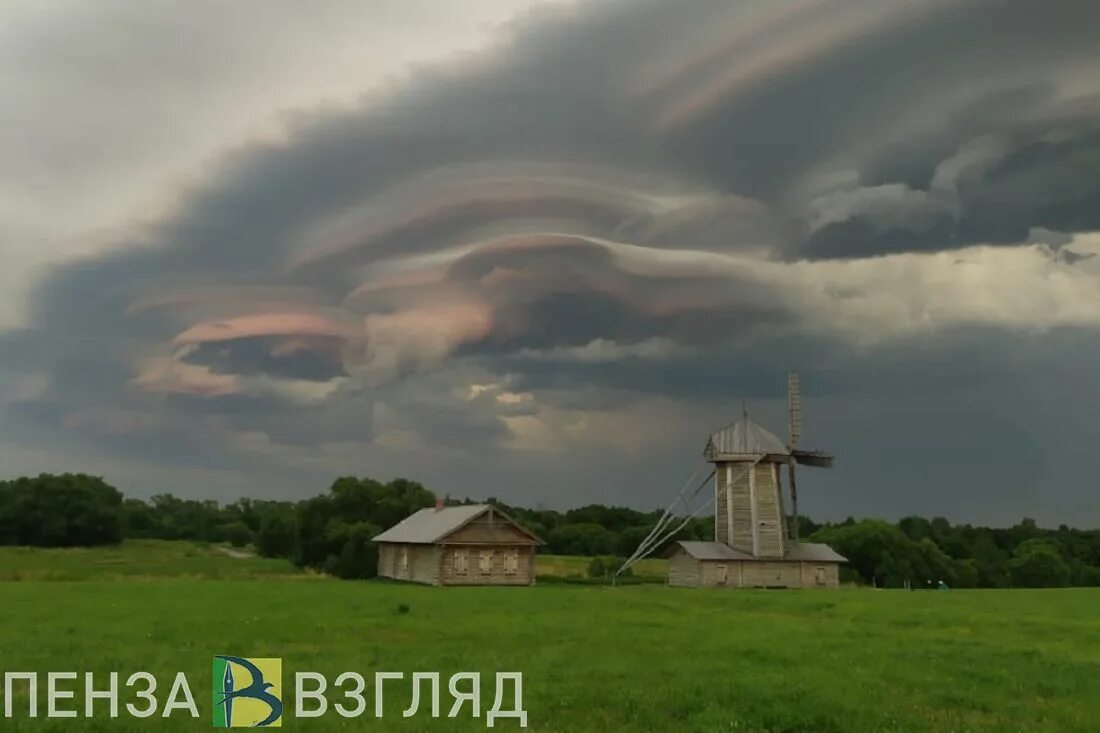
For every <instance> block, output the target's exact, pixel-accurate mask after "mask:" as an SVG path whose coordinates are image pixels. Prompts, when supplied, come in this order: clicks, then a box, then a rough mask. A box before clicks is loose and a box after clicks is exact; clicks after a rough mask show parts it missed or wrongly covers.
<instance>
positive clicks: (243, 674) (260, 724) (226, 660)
mask: <svg viewBox="0 0 1100 733" xmlns="http://www.w3.org/2000/svg"><path fill="white" fill-rule="evenodd" d="M282 676H283V660H281V659H274V658H270V659H259V658H248V659H246V658H244V657H233V656H229V655H218V656H216V657H214V675H213V682H214V727H215V728H268V727H272V728H277V727H279V726H281V725H282V722H283V720H282V718H283V701H282V699H281V698H280V695H281V693H282Z"/></svg>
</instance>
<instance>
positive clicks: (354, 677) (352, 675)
mask: <svg viewBox="0 0 1100 733" xmlns="http://www.w3.org/2000/svg"><path fill="white" fill-rule="evenodd" d="M349 681H350V682H354V683H355V689H354V690H347V691H345V692H344V697H346V698H348V699H349V700H355V707H354V708H352V709H350V710H349V709H348V708H346V707H344V705H343V704H342V703H336V705H335V706H334V707H335V708H336V712H337V713H339V714H340V715H342V716H343V717H345V718H358V717H359V716H360V715H362V714H363V713H364V712H365V711H366V709H367V698H365V697H363V691H364V690H366V689H367V681H366V680H365V679H363V675H361V674H359V673H357V672H344V673H343V674H342V675H340V676H339V677H337V678H336V685H337V686H340V685H342V684H344V683H345V682H349Z"/></svg>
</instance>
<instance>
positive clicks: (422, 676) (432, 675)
mask: <svg viewBox="0 0 1100 733" xmlns="http://www.w3.org/2000/svg"><path fill="white" fill-rule="evenodd" d="M420 680H429V681H431V683H432V717H433V718H438V717H439V672H413V678H412V688H413V699H412V703H410V704H409V709H408V710H406V711H405V712H403V713H402V715H403V716H404V717H406V718H411V717H412V716H414V715H416V711H417V709H418V708H419V707H420V685H419V684H417V683H418V682H420Z"/></svg>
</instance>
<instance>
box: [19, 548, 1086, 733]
mask: <svg viewBox="0 0 1100 733" xmlns="http://www.w3.org/2000/svg"><path fill="white" fill-rule="evenodd" d="M159 544H160V547H159V548H158V546H157V543H151V544H150V543H127V544H126V545H124V546H123V547H122V548H118V549H116V550H94V551H93V550H88V551H68V550H59V551H43V550H37V551H28V550H12V549H10V548H7V549H4V548H0V578H8V579H9V582H0V671H39V672H43V673H44V672H46V671H49V670H54V671H69V670H74V671H81V672H83V671H93V672H97V673H100V674H101V675H102V679H104V680H105V679H106V673H107V672H109V671H118V672H120V673H121V675H120V676H122V677H123V678H125V676H126V675H128V674H129V673H131V672H133V671H137V670H146V671H150V672H152V673H154V674H156V675H157V676H158V680H159V682H160V689H158V699H159V701H160V703H161V704H162V705H163V703H164V701H165V699H166V697H167V687H168V685H169V684H170V682H171V677H172V675H174V673H175V672H176V671H177V670H183V671H185V672H187V673H188V677H189V679H190V682H191V686H192V692H193V693H194V695H195V697H196V700H197V702H198V704H199V710H200V713H201V715H202V716H203V717H202V718H201V719H199V720H193V719H191V718H189V717H182V716H181V714H180V713H176V714H175V715H174V716H173V717H172V718H170V719H167V720H162V719H160V718H154V719H149V720H146V721H142V720H138V719H135V718H131V717H129V716H128V715H126V714H125V712H123V714H122V716H121V717H119V718H117V719H115V720H110V719H108V718H106V717H96V718H93V719H91V720H88V719H84V718H77V719H75V720H46V719H43V718H40V719H37V720H28V719H27V718H26V717H24V716H25V710H26V701H25V700H24V699H19V700H16V701H15V703H16V710H17V711H20V712H22V713H23V716H21V717H15V718H12V719H5V720H3V722H2V723H0V725H2V726H3V728H4V729H5V730H15V731H22V730H28V731H40V730H59V731H60V730H66V731H67V730H108V731H139V730H141V731H144V730H162V731H166V732H167V731H194V730H199V729H205V728H207V727H209V715H210V693H209V690H210V687H209V684H210V682H209V675H210V666H211V657H212V656H213V655H215V654H235V655H240V656H252V657H264V656H277V657H281V658H282V659H283V666H284V673H283V674H284V682H285V684H286V685H287V686H288V687H289V686H290V682H291V680H292V679H293V673H294V672H295V671H306V670H309V671H319V672H323V673H325V674H326V675H327V676H328V677H329V679H330V682H331V680H332V679H333V678H334V677H335V676H336V675H337V674H339V673H341V672H344V671H357V672H360V673H362V674H363V675H364V676H365V677H367V678H368V681H372V680H373V673H374V672H375V671H401V672H405V673H406V674H407V675H410V674H411V673H412V672H414V671H438V672H441V673H442V674H443V675H444V677H446V676H449V675H450V674H451V673H453V672H458V671H480V672H482V674H483V685H482V700H483V710H484V709H488V707H489V706H490V705H491V703H492V694H493V691H494V685H493V682H492V675H493V673H494V672H496V671H521V672H523V675H524V703H525V708H526V709H527V711H528V714H529V726H528V728H529V729H530V730H533V731H554V732H561V733H575V732H578V731H638V732H641V731H647V732H648V731H708V732H709V731H776V732H779V731H784V732H790V733H795V732H801V731H807V732H809V731H837V732H840V731H868V732H870V731H874V732H875V733H878V732H880V731H1021V730H1026V731H1051V732H1052V733H1053V732H1054V731H1058V732H1062V731H1092V730H1096V728H1097V721H1100V674H1098V673H1100V615H1098V614H1097V612H1096V611H1097V609H1098V608H1100V592H1098V591H1097V590H1090V589H1065V590H1050V591H1030V590H1017V591H949V592H912V593H908V592H904V591H872V590H841V591H836V592H829V591H718V590H692V589H675V588H665V587H663V586H660V585H634V586H625V587H618V588H611V587H604V586H583V585H566V584H552V583H545V584H543V585H540V586H537V587H534V588H426V587H419V586H410V585H402V584H396V583H388V582H344V581H337V580H329V579H325V578H320V577H318V576H314V575H309V574H302V573H298V572H297V571H296V570H295V569H294V568H293V567H291V566H290V565H289V564H286V563H279V562H278V561H270V560H264V559H261V558H251V557H250V558H232V557H229V556H227V555H225V554H224V553H223V552H222V551H220V550H218V549H217V548H208V547H207V548H203V547H199V546H188V545H186V544H183V543H159ZM188 551H191V552H192V553H193V554H192V555H190V556H188V555H187V554H186V553H187V552H188ZM112 553H114V554H112ZM158 553H160V562H162V563H163V566H164V573H163V577H157V576H158V573H157V572H156V570H157V562H158V561H157V560H156V558H157V557H158ZM108 557H109V558H112V559H113V560H114V561H115V562H106V561H105V560H104V558H108ZM131 562H132V570H133V571H132V572H130V571H129V570H128V569H127V568H128V567H129V566H130V563H131ZM85 564H87V565H89V566H90V567H92V568H93V569H91V570H88V571H87V572H83V573H81V572H80V571H79V568H80V567H83V566H84V565H85ZM219 564H220V565H224V566H225V570H224V571H215V570H214V566H217V565H219ZM51 566H52V569H53V574H51V573H50V570H51ZM16 574H18V577H20V578H21V582H11V579H12V578H14V577H16ZM62 577H67V578H72V579H61V578H62ZM100 674H97V678H99V677H100ZM44 683H45V679H44V675H43V679H42V680H41V682H40V684H41V685H42V687H44V686H45V684H44ZM409 688H410V685H409V683H408V682H407V681H403V682H401V683H387V686H386V700H387V703H386V708H385V709H386V716H385V718H384V719H383V720H382V721H377V720H375V719H374V718H373V717H371V716H370V710H369V709H368V713H367V717H364V718H359V719H355V720H345V719H343V718H341V717H339V716H338V715H336V714H335V713H334V712H331V711H330V713H329V714H328V715H326V716H325V717H324V718H320V719H297V720H296V719H295V718H294V717H293V712H292V710H291V708H292V707H293V699H292V698H293V695H292V692H291V691H290V690H287V691H285V692H284V697H283V700H284V703H286V704H287V711H288V715H287V717H286V719H285V720H284V728H291V729H295V728H297V729H302V730H318V731H322V730H359V729H362V728H364V727H374V728H375V729H378V730H386V731H389V730H395V731H404V730H410V731H411V730H423V731H432V730H448V731H449V730H469V731H474V730H485V721H484V717H482V719H480V720H472V719H470V718H469V717H468V708H467V709H466V710H464V712H463V715H462V716H461V717H459V718H457V719H444V720H433V719H432V718H430V717H429V716H428V715H427V714H422V715H420V716H417V717H414V718H410V719H403V718H402V717H401V711H402V710H403V709H404V708H405V707H407V705H408V701H409V696H410V689H409ZM18 689H19V690H20V694H25V693H24V692H23V688H22V686H20V687H19V688H18ZM77 690H78V692H77V695H76V699H75V701H71V702H73V703H74V704H72V707H75V708H77V709H79V710H82V709H83V692H82V689H81V688H80V687H77ZM372 692H373V691H372V689H370V688H368V690H367V693H368V700H370V699H372V698H371V697H370V695H371V694H372ZM336 701H337V699H336V696H333V698H332V700H331V702H336ZM120 702H121V703H123V704H125V703H126V702H137V701H136V700H135V699H134V698H133V697H132V693H129V692H128V691H127V690H126V689H125V688H123V690H122V692H121V695H120ZM39 704H40V711H44V706H45V694H44V691H43V690H42V689H40V691H39ZM449 704H450V698H449V696H448V695H447V694H446V693H445V692H444V694H443V695H442V707H443V711H444V714H446V711H447V710H448V709H449ZM423 712H425V713H426V709H425V711H423ZM483 716H484V712H483ZM495 729H496V730H510V729H518V724H517V723H516V721H513V720H500V721H498V722H497V727H496V728H495Z"/></svg>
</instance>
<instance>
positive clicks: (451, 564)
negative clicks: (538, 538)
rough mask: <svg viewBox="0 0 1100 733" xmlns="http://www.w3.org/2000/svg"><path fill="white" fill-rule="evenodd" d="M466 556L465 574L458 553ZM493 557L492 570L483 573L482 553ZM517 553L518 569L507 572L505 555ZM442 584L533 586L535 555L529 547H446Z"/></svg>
mask: <svg viewBox="0 0 1100 733" xmlns="http://www.w3.org/2000/svg"><path fill="white" fill-rule="evenodd" d="M460 552H465V553H466V573H465V574H460V573H459V572H458V568H457V567H456V562H455V557H456V554H457V553H460ZM483 552H489V553H491V554H492V557H491V559H490V568H491V569H490V571H489V572H488V573H483V572H481V553H483ZM509 552H514V553H516V562H517V566H516V570H515V572H514V573H508V572H506V571H505V562H504V558H505V555H506V553H509ZM440 582H441V583H442V584H443V585H532V584H533V583H534V582H535V552H534V549H533V548H532V547H531V546H530V545H511V546H500V545H457V546H456V545H445V546H443V548H442V558H441V564H440Z"/></svg>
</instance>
